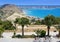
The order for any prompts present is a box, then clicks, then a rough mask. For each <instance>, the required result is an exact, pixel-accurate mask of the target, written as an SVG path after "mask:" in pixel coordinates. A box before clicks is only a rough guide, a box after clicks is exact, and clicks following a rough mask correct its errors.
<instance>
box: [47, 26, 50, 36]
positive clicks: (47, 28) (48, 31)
mask: <svg viewBox="0 0 60 42" xmlns="http://www.w3.org/2000/svg"><path fill="white" fill-rule="evenodd" d="M47 29H48V34H47V36H49V31H50V26H48V27H47Z"/></svg>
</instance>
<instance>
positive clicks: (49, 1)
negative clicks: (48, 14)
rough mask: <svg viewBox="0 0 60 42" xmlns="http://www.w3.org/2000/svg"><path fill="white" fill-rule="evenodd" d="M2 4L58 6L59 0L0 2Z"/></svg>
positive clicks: (10, 0)
mask: <svg viewBox="0 0 60 42" xmlns="http://www.w3.org/2000/svg"><path fill="white" fill-rule="evenodd" d="M2 4H16V5H60V0H0V5H2Z"/></svg>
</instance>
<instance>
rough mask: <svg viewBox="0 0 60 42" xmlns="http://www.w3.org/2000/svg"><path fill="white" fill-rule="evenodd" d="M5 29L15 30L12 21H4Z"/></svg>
mask: <svg viewBox="0 0 60 42" xmlns="http://www.w3.org/2000/svg"><path fill="white" fill-rule="evenodd" d="M3 29H5V30H14V29H15V27H14V26H13V24H12V23H11V22H10V21H3Z"/></svg>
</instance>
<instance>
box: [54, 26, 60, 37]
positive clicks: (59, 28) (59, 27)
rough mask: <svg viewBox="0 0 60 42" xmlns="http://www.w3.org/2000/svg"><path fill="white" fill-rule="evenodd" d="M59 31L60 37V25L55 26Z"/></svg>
mask: <svg viewBox="0 0 60 42" xmlns="http://www.w3.org/2000/svg"><path fill="white" fill-rule="evenodd" d="M54 27H55V28H56V29H57V30H58V31H59V35H58V36H59V37H60V25H56V26H54Z"/></svg>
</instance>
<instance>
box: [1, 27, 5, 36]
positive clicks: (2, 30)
mask: <svg viewBox="0 0 60 42" xmlns="http://www.w3.org/2000/svg"><path fill="white" fill-rule="evenodd" d="M3 32H4V29H3V28H2V27H1V26H0V37H2V33H3Z"/></svg>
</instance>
